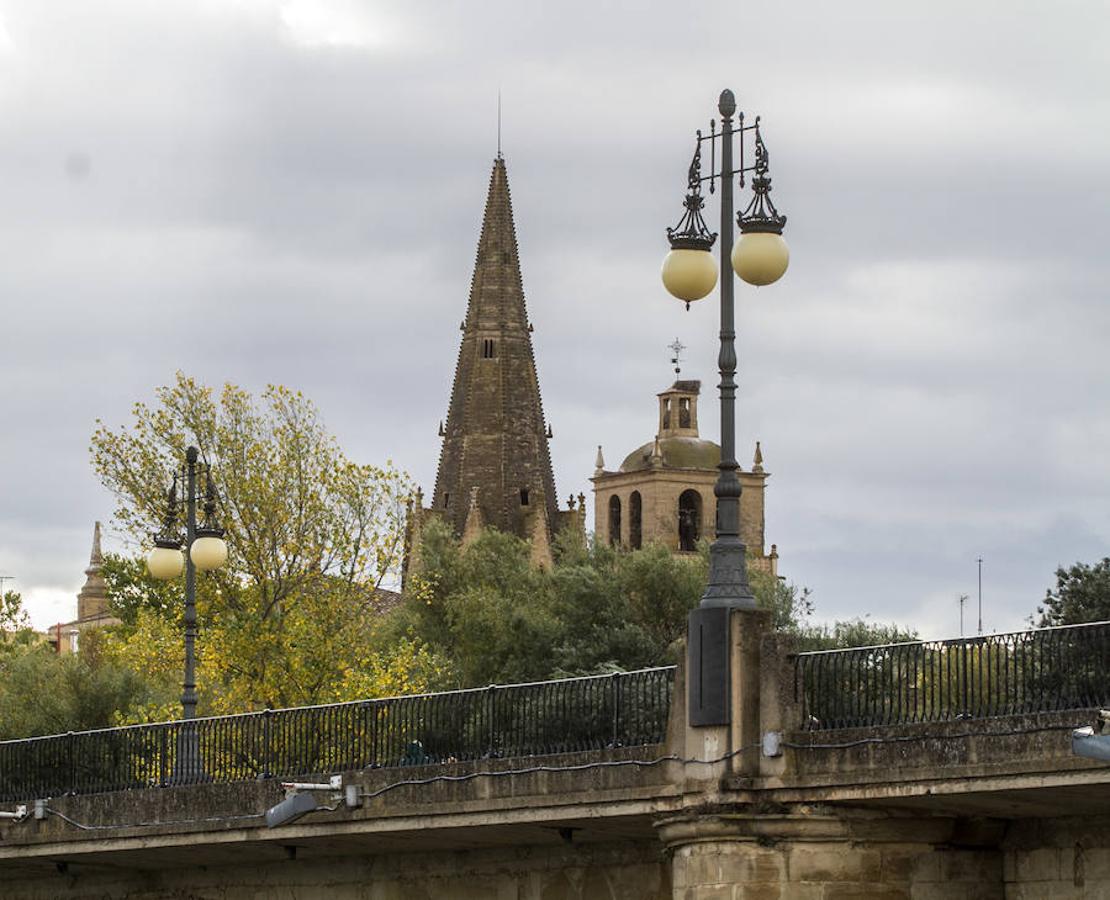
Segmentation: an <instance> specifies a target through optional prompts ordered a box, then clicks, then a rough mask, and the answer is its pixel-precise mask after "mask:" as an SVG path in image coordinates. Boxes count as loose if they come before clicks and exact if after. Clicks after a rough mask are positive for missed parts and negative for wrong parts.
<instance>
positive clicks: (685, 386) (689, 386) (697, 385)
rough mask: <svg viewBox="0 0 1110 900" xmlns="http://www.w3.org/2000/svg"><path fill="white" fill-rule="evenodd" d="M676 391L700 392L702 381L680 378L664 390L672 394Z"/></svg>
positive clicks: (683, 392)
mask: <svg viewBox="0 0 1110 900" xmlns="http://www.w3.org/2000/svg"><path fill="white" fill-rule="evenodd" d="M675 392H677V393H680V394H700V393H701V382H700V381H696V380H689V381H685V380H680V381H676V382H675V383H674V384H672V385H671V386H670V387H669V388H667V389H666V390H665V391H663V393H664V394H671V393H675Z"/></svg>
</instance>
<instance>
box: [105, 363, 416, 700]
mask: <svg viewBox="0 0 1110 900" xmlns="http://www.w3.org/2000/svg"><path fill="white" fill-rule="evenodd" d="M156 396H157V403H156V404H155V405H153V406H148V405H146V404H143V403H138V404H136V405H135V407H134V410H133V412H134V421H133V423H132V426H131V427H130V428H119V429H113V428H111V427H109V426H107V425H105V424H104V423H103V422H98V426H97V429H96V432H95V434H94V435H93V438H92V447H91V451H92V460H93V466H94V468H95V470H96V472H97V474H98V475H99V477H100V479H101V481H102V483H103V484H104V485H105V486H106V487H107V488H108V489H109V490H110V491H112V493H113V494H114V495H115V497H116V499H117V509H116V513H115V519H116V522H117V523H118V524H119V525H120V526H121V528H122V529H123V530H124V532H125V533H126V534H128V535H129V536H130V537H131V538H132V540H133V541H135V542H136V543H142V542H145V541H146V540H147V539H148V535H149V533H150V531H151V529H152V527H153V526H154V525H155V524H157V523H158V522H159V521H160V520H161V518H162V516H163V515H164V504H165V499H164V498H165V493H166V488H167V478H168V473H170V472H172V471H174V470H176V468H177V467H178V466H179V465H180V464H181V461H182V460H183V459H184V454H185V449H186V448H187V447H188V446H189V445H194V446H196V447H198V448H199V450H200V454H201V459H202V460H204V461H206V462H208V463H209V464H210V465H211V467H212V478H213V483H214V484H215V486H216V488H217V490H218V495H219V504H218V514H219V517H220V524H221V525H222V526H223V527H224V528H225V529H226V530H227V541H228V547H229V561H228V566H227V568H225V569H223V570H220V571H219V572H216V573H212V574H209V575H206V576H204V577H201V578H198V583H197V610H198V617H199V620H200V627H201V637H200V641H199V642H198V650H197V653H198V691H199V695H200V701H201V709H202V711H204V712H209V713H213V712H238V711H242V710H245V709H251V708H262V707H266V706H270V707H278V706H290V705H298V704H306V703H320V702H328V701H332V700H342V699H348V698H350V697H352V696H359V695H361V696H365V694H366V693H367V692H371V691H373V692H376V690H377V689H392V690H394V691H395V692H403V691H404V690H406V689H417V690H420V689H422V688H423V687H424V686H425V684H426V677H427V673H431V672H434V671H435V668H436V662H435V660H434V659H432V657H431V656H430V655H429V654H428V653H427V652H426V651H425V649H424V648H422V647H420V646H417V645H415V644H413V643H411V642H410V643H408V644H404V643H402V644H397V645H395V646H392V647H389V648H379V650H378V651H377V652H376V653H375V654H371V652H370V650H369V649H368V648H369V647H370V645H371V644H372V643H374V635H375V633H376V631H377V629H378V618H379V614H380V608H381V604H382V598H383V594H382V593H381V587H382V585H383V584H384V583H388V582H389V581H390V580H391V579H393V578H395V577H396V576H397V573H398V571H399V567H400V563H401V553H402V549H403V536H404V514H405V504H406V501H407V499H408V497H409V494H410V493H411V491H410V484H409V481H408V479H407V477H406V476H405V475H404V474H403V473H401V472H399V471H398V470H396V469H395V468H394V467H393V466H392V464H391V463H388V462H387V463H386V465H385V466H383V467H378V466H370V465H358V464H356V463H354V462H351V461H350V460H349V459H347V457H346V456H345V455H344V454H343V453H342V451H341V450H340V449H339V447H338V445H337V443H336V441H335V439H334V438H333V437H332V436H331V435H329V434H328V432H327V431H326V430H325V428H324V426H323V424H322V422H321V421H320V418H319V414H318V413H317V410H316V408H315V407H314V406H313V405H312V404H311V403H310V402H309V401H308V400H306V399H305V398H304V397H303V396H302V395H301V394H300V393H297V392H294V391H290V390H289V389H287V388H283V387H277V386H271V387H268V388H267V389H266V390H265V391H264V392H263V394H262V396H261V398H259V399H258V400H256V399H255V398H253V397H252V396H251V395H250V394H249V393H247V392H246V391H243V390H242V389H240V388H237V387H235V386H234V385H230V384H229V385H226V386H225V387H224V388H223V390H222V391H221V392H220V394H219V396H218V397H216V396H215V394H214V392H213V391H212V390H211V389H209V388H207V387H205V386H203V385H200V384H199V383H197V382H196V381H194V380H193V379H191V378H188V377H186V376H185V375H182V374H180V373H179V374H178V376H177V378H176V380H175V382H174V383H173V384H172V385H169V386H167V387H163V388H159V389H158V390H157V392H156ZM105 578H106V581H107V582H108V593H109V598H110V602H111V604H112V608H113V611H114V612H115V613H116V614H117V615H118V616H119V617H120V618H121V619H122V620H123V622H124V625H123V626H121V628H120V629H119V630H118V632H117V633H116V634H115V635H114V637H113V642H112V644H111V645H110V646H108V647H106V648H105V653H106V654H107V655H108V656H109V657H111V658H112V659H114V660H115V661H117V662H119V663H120V664H124V665H129V666H131V667H132V669H133V670H134V671H140V672H144V673H145V674H146V675H147V677H148V678H151V679H153V680H155V681H158V682H160V683H162V682H165V683H170V682H171V680H172V679H179V678H180V675H179V673H180V671H181V659H182V653H181V650H180V649H179V648H180V647H181V624H180V617H181V614H182V606H183V602H182V598H181V585H180V584H161V583H159V582H155V581H153V580H152V579H151V578H150V577H149V576H148V575H147V574H146V572H145V568H144V566H143V564H142V561H141V559H139V558H137V557H136V558H128V557H112V558H110V559H109V560H108V561H107V563H106V566H105ZM373 673H377V674H376V675H374V674H373ZM175 708H176V706H175V704H174V703H172V702H168V703H167V705H166V706H165V707H164V708H161V707H160V708H151V709H148V710H146V714H148V715H151V716H157V715H164V714H167V713H172V712H173V711H174V710H175Z"/></svg>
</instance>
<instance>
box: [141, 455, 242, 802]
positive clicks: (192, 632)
mask: <svg viewBox="0 0 1110 900" xmlns="http://www.w3.org/2000/svg"><path fill="white" fill-rule="evenodd" d="M199 456H200V451H198V450H197V448H196V447H190V448H189V449H188V450H186V451H185V465H184V467H183V469H182V471H180V472H175V473H174V476H173V484H172V486H171V487H170V489H169V491H168V492H167V495H166V500H167V503H166V515H165V518H164V519H163V520H162V528H161V530H160V531H159V532H157V533H156V534H155V535H154V549H152V550H151V551H150V554H149V555H148V556H147V559H146V565H147V570H148V571H149V572H150V574H151V575H152V576H154V577H155V578H157V579H159V580H161V581H170V580H172V579H174V578H177V577H178V576H179V575H181V571H182V569H184V570H185V679H184V682H183V684H182V692H181V714H182V718H183V719H185V720H186V721H187V722H188V721H190V720H192V719H195V718H196V715H197V684H196V650H195V645H196V638H197V598H196V570H198V569H199V570H200V571H202V572H208V571H211V570H213V569H218V568H220V567H221V566H223V565H224V564H225V563H226V562H227V543H226V542H225V541H224V530H223V529H222V528H220V525H219V522H218V521H217V520H216V490H215V487H214V485H213V483H212V467H211V466H209V465H208V464H207V463H198V462H197V459H198V457H199ZM201 474H203V475H204V495H203V497H202V496H200V495H199V493H198V488H199V476H200V475H201ZM178 478H182V479H183V480H184V482H185V496H184V497H183V498H182V500H183V501H184V505H185V534H184V538H183V537H182V535H181V532H180V529H179V528H178V524H177V519H178V514H179V512H180V506H181V502H180V501H179V500H178V499H177V481H178ZM198 501H201V502H203V504H204V521H203V522H202V523H201V524H200V525H199V526H198V525H197V502H198ZM183 543H184V547H185V551H184V553H183V552H182V549H181V548H182V544H183ZM177 743H178V746H177V758H176V760H175V763H174V779H175V780H197V779H199V778H200V777H201V776H202V775H203V772H204V766H203V763H202V761H201V759H200V750H199V745H198V741H197V733H196V729H195V727H194V726H192V725H186V726H183V727H182V729H181V731H180V732H179V733H178V742H177Z"/></svg>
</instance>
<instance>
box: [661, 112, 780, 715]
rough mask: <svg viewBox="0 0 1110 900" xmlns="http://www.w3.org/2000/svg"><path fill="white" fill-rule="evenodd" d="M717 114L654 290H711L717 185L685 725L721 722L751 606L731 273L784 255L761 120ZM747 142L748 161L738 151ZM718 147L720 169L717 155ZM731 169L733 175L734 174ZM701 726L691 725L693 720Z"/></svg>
mask: <svg viewBox="0 0 1110 900" xmlns="http://www.w3.org/2000/svg"><path fill="white" fill-rule="evenodd" d="M717 108H718V110H719V111H720V114H721V121H720V131H718V130H717V122H716V120H712V121H711V122H710V131H709V134H708V135H704V134H702V132H701V130H700V129H699V130H698V131H697V140H696V144H695V148H694V157H693V160H692V161H691V163H690V169H689V174H688V178H687V193H686V199H685V201H684V202H683V207H684V211H683V214H682V217H681V218H680V219H679V221H678V223H677V224H676V225H675V226H673V227H671V228H668V229H667V238H668V240H669V241H670V245H671V250H670V253H668V254H667V257H666V259H665V260H664V262H663V272H662V276H663V284H664V286H665V287H666V288H667V290H668V291H669V292H670V293H671V294H673V295H674V296H675V297H677V298H678V299H679V300H682V301H683V302H684V303H686V308H687V309H689V308H690V304H691V303H692V302H694V301H696V300H700V299H701V298H703V297H705V296H707V295H708V294H709V293H710V292H711V291H712V290H713V288H714V286H715V285H716V284H717V283H718V267H717V265H715V264H714V260H713V256H712V253H711V250H712V248H713V244H714V243H715V242H716V239H717V235H716V234H714V233H713V232H711V231H710V230H709V228H708V226H707V225H706V223H705V219H704V218H703V217H702V212H701V211H702V209H703V207H704V205H705V200H704V198H703V197H702V193H701V186H702V184H704V183H705V182H706V181H708V182H709V192H710V193H714V192H715V190H716V186H717V180H718V179H720V188H721V232H720V236H721V245H720V266H719V268H720V278H719V281H720V296H721V332H720V339H721V347H720V353H719V355H718V358H717V363H718V368H719V370H720V374H721V383H720V397H721V462H720V464H719V465H718V471H719V475H718V477H717V483H716V485H715V486H714V488H713V493H714V495H715V496H716V498H717V525H716V539H715V540H714V541H713V544H712V545H711V547H710V551H709V581H708V584H707V585H706V588H705V593H704V595H703V596H702V599H701V603H700V605H699V606H698V608H697V609H695V610H694V611H693V612H692V613H691V617H690V654H691V657H690V665H691V675H690V678H691V683H693V682H694V680H695V678H697V679H698V683H699V684H700V685H701V686H702V693H701V694H700V695H699V696H698V697H697V698H694V697H692V700H695V701H696V702H692V703H691V724H727V723H728V721H729V718H728V716H729V711H728V685H729V681H728V653H727V632H728V622H729V611H730V610H733V609H755V608H756V603H755V597H754V596H753V595H752V591H751V587H750V586H749V584H748V571H747V558H746V553H747V549H746V547H745V546H744V542H743V541H742V540H741V537H740V493H741V491H740V479H739V478H738V477H737V474H736V473H737V471H738V470H739V468H740V465H739V463H737V461H736V377H735V376H736V316H735V308H734V307H735V305H734V300H733V280H732V275H733V272H734V271H735V273H736V274H737V275H739V276H740V278H742V279H743V280H744V281H746V282H747V283H749V284H752V285H767V284H771V283H772V282H775V281H777V280H778V279H779V278H781V277H782V275H783V273H784V272H785V271H786V267H787V265H788V263H789V261H790V254H789V251H788V249H787V247H786V242H785V241H784V240H783V238H782V229H783V226H784V225H785V224H786V216H784V215H780V214H779V212H778V210H776V209H775V206H774V203H772V202H771V197H770V193H771V177H770V174H769V161H770V160H769V154H768V152H767V147H766V145H765V144H764V143H763V137H762V135H761V134H760V121H759V117H758V116H757V117H756V119H755V122H754V123H753V124H751V125H747V124H745V122H744V113H743V112H741V113H740V114H739V117H738V118H737V119H736V120H735V121H734V119H733V116H734V114H735V113H736V98H735V97H734V96H733V94H732V91H730V90H725V91H722V92H721V97H720V100H719V102H718V105H717ZM737 138H738V141H737V143H738V145H739V165H735V163H734V155H733V149H734V140H736V139H737ZM705 143H708V144H709V151H710V166H709V174H708V175H703V174H702V171H701V163H702V145H703V144H705ZM748 143H751V145H752V152H751V156H750V160H751V161H750V164H749V155H748V152H747V150H746V146H747V144H748ZM718 144H719V145H720V152H721V158H720V163H721V165H720V169H719V170H718V169H717V148H718ZM734 165H735V168H734ZM748 173H751V175H752V178H751V186H752V198H751V201H750V202H749V203H748V205H747V206H746V207H745V208H744V209H743V211H741V212H740V213H739V215H737V217H736V224H738V225H739V227H740V239H739V240H738V241H737V242H736V244H735V246H733V242H732V238H733V215H734V209H733V179H734V178H738V180H739V184H740V187H741V188H743V187H745V183H746V175H747V174H748ZM699 717H700V718H702V719H704V721H696V720H697V719H698V718H699Z"/></svg>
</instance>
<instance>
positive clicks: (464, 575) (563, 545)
mask: <svg viewBox="0 0 1110 900" xmlns="http://www.w3.org/2000/svg"><path fill="white" fill-rule="evenodd" d="M421 560H422V564H421V569H420V572H419V574H418V575H416V576H414V577H412V578H410V583H409V585H408V587H407V590H406V593H405V598H404V601H403V603H402V605H401V606H400V607H399V608H398V609H397V610H396V611H395V613H394V614H393V615H392V617H391V623H390V627H389V628H388V629H387V630H386V631H385V632H383V636H384V637H385V638H386V639H387V640H393V639H396V637H397V636H399V635H408V636H410V637H412V638H414V639H416V640H418V641H420V642H423V643H424V644H426V645H427V646H428V647H429V648H431V649H432V651H433V652H434V653H435V655H436V656H437V658H439V659H442V660H444V662H445V666H444V670H443V674H444V676H445V677H444V681H443V682H442V683H441V684H440V685H439V686H441V687H473V686H478V685H482V684H488V683H492V682H506V681H527V680H534V679H543V678H552V677H560V676H565V675H583V674H594V673H599V672H607V671H616V670H627V669H635V668H642V667H646V666H653V665H663V664H667V663H672V662H675V661H676V656H677V652H678V644H677V642H678V640H679V639H680V638H682V637H684V636H685V634H686V617H687V614H688V613H689V611H690V609H692V608H693V607H695V606H697V604H698V602H699V601H700V599H701V596H702V593H703V591H704V590H705V582H706V577H707V572H708V545H707V544H706V545H703V546H702V548H701V552H699V553H696V554H688V555H687V554H683V555H678V554H674V553H672V552H671V551H670V550H668V549H667V548H666V547H663V546H661V545H650V546H647V547H644V548H643V549H640V550H634V551H623V550H616V549H614V548H612V547H608V546H600V545H597V544H596V543H594V544H591V545H589V546H585V545H583V544H582V542H581V540H576V539H575V538H574V536H573V535H570V534H566V533H565V534H562V535H560V536H559V538H558V540H557V542H556V547H555V566H554V568H553V569H552V570H551V571H543V570H538V569H536V568H534V567H533V566H532V565H531V564H530V562H529V549H528V545H527V543H525V542H524V541H522V540H519V539H518V538H515V537H512V536H509V535H505V534H502V533H500V532H497V531H493V530H487V531H485V532H483V533H482V534H481V535H480V536H479V537H478V538H477V539H476V540H475V541H473V542H472V543H471V544H470V545H468V546H466V547H461V546H460V545H459V543H458V542H457V541H456V540H454V538H453V537H452V535H451V533H450V530H449V529H448V527H447V526H446V525H444V524H443V523H441V522H439V521H438V520H432V521H430V522H429V523H428V524H427V525H426V527H425V529H424V533H423V541H422V544H421ZM750 579H751V584H752V590H753V593H754V594H755V595H756V600H757V602H758V603H759V604H760V606H762V607H764V608H766V609H770V610H771V612H772V621H773V625H774V627H776V628H779V629H782V630H787V631H792V632H794V633H797V634H799V635H800V636H807V635H808V637H809V639H810V640H811V641H813V642H819V641H822V640H824V641H825V643H828V642H829V641H833V640H843V639H849V637H856V636H861V635H863V634H864V633H865V632H866V628H865V626H864V623H862V622H860V623H841V624H838V625H837V626H835V629H834V631H830V630H829V629H826V631H828V634H827V635H826V634H824V633H822V632H821V629H820V628H818V627H816V626H810V625H809V624H808V618H809V616H810V615H811V614H812V612H813V602H812V600H811V598H810V594H809V591H808V590H807V589H805V588H798V587H797V586H795V585H792V584H788V583H786V582H785V581H783V580H781V579H778V578H775V577H774V576H773V575H771V574H770V573H769V572H764V571H763V570H761V569H758V568H756V567H754V566H753V567H752V571H751V572H750Z"/></svg>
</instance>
